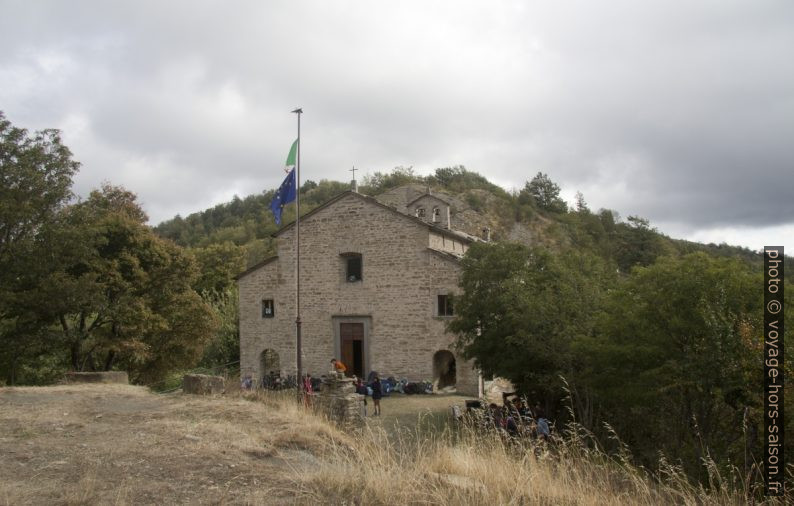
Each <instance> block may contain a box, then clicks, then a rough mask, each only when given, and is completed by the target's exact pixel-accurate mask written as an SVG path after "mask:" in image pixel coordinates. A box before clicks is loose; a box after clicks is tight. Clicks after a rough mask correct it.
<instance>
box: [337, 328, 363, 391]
mask: <svg viewBox="0 0 794 506" xmlns="http://www.w3.org/2000/svg"><path fill="white" fill-rule="evenodd" d="M339 337H340V344H341V349H342V356H341V359H342V363H343V364H345V366H346V367H347V375H348V376H352V375H354V374H355V375H356V376H358V377H359V378H363V377H364V324H363V323H340V324H339Z"/></svg>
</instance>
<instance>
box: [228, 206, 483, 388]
mask: <svg viewBox="0 0 794 506" xmlns="http://www.w3.org/2000/svg"><path fill="white" fill-rule="evenodd" d="M294 232H295V229H294V227H293V228H290V229H287V230H285V231H283V232H282V233H281V234H280V235H279V236H278V238H277V241H278V252H277V254H278V259H277V260H276V261H273V262H271V263H269V264H266V265H264V266H263V267H261V268H260V269H257V270H255V271H253V272H251V273H249V274H247V275H245V276H243V277H242V278H240V279H239V281H238V284H239V288H240V291H239V293H240V353H241V368H242V371H241V373H242V374H251V375H252V376H254V377H256V378H260V377H261V374H262V371H261V370H260V365H259V361H260V354H261V353H262V351H263V350H264V349H268V348H269V349H273V350H275V351H276V352H277V353H278V355H279V360H280V363H281V369H282V372H283V373H284V374H295V296H294V290H295V277H294V235H293V234H294ZM429 242H430V230H429V229H428V228H427V227H426V226H423V225H422V224H420V223H416V222H414V221H413V220H410V219H407V218H405V217H403V216H400V215H397V214H395V213H394V212H391V211H389V210H388V209H384V208H382V207H380V206H378V205H375V204H373V203H371V202H369V201H368V200H367V199H366V198H362V197H360V196H357V195H355V194H349V195H347V196H345V197H343V198H341V199H340V200H338V201H337V202H335V203H333V204H331V205H329V206H328V207H326V208H324V209H322V210H320V211H318V212H317V213H315V214H314V215H313V216H311V217H309V218H308V219H306V220H305V221H303V222H302V223H301V271H302V275H301V317H302V321H303V329H302V335H303V367H304V372H309V373H311V374H312V375H318V376H319V375H320V374H321V373H323V372H325V371H326V370H327V369H328V367H329V361H330V359H331V358H332V357H335V356H337V355H338V351H339V350H338V344H337V343H335V337H334V336H335V329H334V325H335V324H336V323H338V319H339V318H343V317H345V318H354V319H355V318H360V319H362V321H363V320H366V322H367V325H368V328H369V336H368V343H365V347H366V354H367V355H368V359H369V360H368V366H369V367H368V371H367V372H369V370H376V371H378V372H379V373H380V374H381V375H383V376H395V377H397V378H406V379H408V380H410V381H420V380H430V381H432V380H433V355H434V354H435V353H436V352H437V351H439V350H450V351H453V353H454V350H453V349H451V346H450V343H451V342H452V340H453V336H451V335H449V334H447V333H446V331H445V329H444V325H445V320H444V319H443V318H439V317H437V316H436V313H437V309H436V304H437V296H438V294H439V293H441V292H439V290H443V291H447V292H448V293H453V291H454V290H456V289H457V276H458V273H459V270H460V267H459V266H458V264H457V263H456V262H454V261H453V260H447V259H442V258H439V256H438V255H437V254H435V253H433V252H431V251H429V250H428V246H429ZM344 253H358V254H361V255H362V270H363V275H362V278H363V279H362V280H361V281H358V282H353V283H351V282H348V281H346V279H345V263H344V259H343V257H342V256H341V255H342V254H344ZM270 298H272V299H273V300H274V301H275V317H274V318H262V316H261V300H262V299H270ZM456 362H457V364H456V365H457V375H458V384H457V385H458V391H460V392H464V393H468V394H476V393H477V381H476V376H477V375H476V373H475V371H473V370H472V368H471V364H466V363H464V362H463V361H462V360H461V359H459V358H457V356H456ZM472 378H475V379H474V380H472Z"/></svg>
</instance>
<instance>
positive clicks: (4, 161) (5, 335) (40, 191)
mask: <svg viewBox="0 0 794 506" xmlns="http://www.w3.org/2000/svg"><path fill="white" fill-rule="evenodd" d="M78 167H79V164H78V163H77V162H75V161H74V160H72V155H71V152H70V151H69V149H68V148H67V147H66V146H64V145H63V144H62V143H61V139H60V135H59V132H58V131H57V130H51V129H50V130H42V131H40V132H35V133H34V134H29V133H28V131H27V130H25V129H22V128H17V127H14V126H13V125H12V124H11V122H10V121H8V120H7V119H6V117H5V115H4V114H3V113H2V111H0V370H2V371H3V372H4V373H5V374H2V376H5V380H6V381H8V382H9V383H12V384H13V383H15V382H16V379H17V371H18V370H19V368H20V367H23V368H25V364H24V360H25V359H26V357H30V356H34V355H36V354H39V353H41V352H42V351H43V349H44V348H45V345H44V343H43V341H42V339H41V338H40V337H41V336H40V326H39V325H37V324H36V322H34V321H31V320H30V319H21V318H19V317H18V316H17V315H15V314H13V305H14V298H15V295H14V293H15V291H16V290H18V289H19V287H20V283H21V281H22V279H24V278H25V276H26V274H27V272H28V271H30V270H31V269H35V268H37V266H38V265H39V264H40V262H41V260H40V259H38V258H36V257H35V256H31V254H30V251H31V249H32V244H33V243H34V242H35V241H36V239H37V237H38V235H39V233H40V231H41V229H42V227H44V226H46V225H47V224H48V223H51V222H52V221H53V220H54V219H55V216H56V215H57V213H58V212H59V210H60V209H61V208H62V207H63V206H64V205H65V204H66V203H67V202H68V201H69V199H70V198H71V197H72V193H71V190H70V189H71V185H72V176H73V175H74V174H75V173H76V172H77V169H78ZM41 362H42V363H43V362H44V361H41ZM44 377H46V378H49V377H50V375H49V374H45V375H44Z"/></svg>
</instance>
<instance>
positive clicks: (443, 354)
mask: <svg viewBox="0 0 794 506" xmlns="http://www.w3.org/2000/svg"><path fill="white" fill-rule="evenodd" d="M433 382H434V383H435V387H436V390H440V389H442V388H446V387H454V386H455V384H456V383H457V374H456V371H455V355H453V354H452V352H451V351H449V350H439V351H437V352H436V353H435V354H434V355H433Z"/></svg>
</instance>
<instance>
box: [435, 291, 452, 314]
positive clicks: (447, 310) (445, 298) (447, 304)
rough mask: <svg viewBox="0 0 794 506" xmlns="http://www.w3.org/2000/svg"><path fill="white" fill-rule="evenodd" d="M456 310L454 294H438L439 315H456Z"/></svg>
mask: <svg viewBox="0 0 794 506" xmlns="http://www.w3.org/2000/svg"><path fill="white" fill-rule="evenodd" d="M454 315H455V311H454V310H453V309H452V295H439V296H438V316H454Z"/></svg>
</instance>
